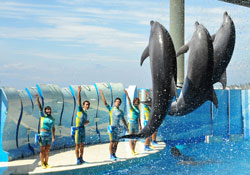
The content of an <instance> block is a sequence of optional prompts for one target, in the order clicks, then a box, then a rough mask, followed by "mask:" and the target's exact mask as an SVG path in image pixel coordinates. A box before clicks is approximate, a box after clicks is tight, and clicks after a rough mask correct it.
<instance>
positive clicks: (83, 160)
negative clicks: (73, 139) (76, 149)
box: [79, 157, 88, 163]
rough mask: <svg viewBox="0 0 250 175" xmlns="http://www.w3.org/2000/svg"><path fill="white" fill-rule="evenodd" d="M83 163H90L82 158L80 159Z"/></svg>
mask: <svg viewBox="0 0 250 175" xmlns="http://www.w3.org/2000/svg"><path fill="white" fill-rule="evenodd" d="M79 159H80V162H81V163H88V162H86V161H84V160H83V159H82V157H80V158H79Z"/></svg>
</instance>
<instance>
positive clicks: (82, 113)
mask: <svg viewBox="0 0 250 175" xmlns="http://www.w3.org/2000/svg"><path fill="white" fill-rule="evenodd" d="M86 121H87V111H86V110H85V109H83V108H82V106H80V105H79V106H78V110H77V115H76V128H77V129H76V133H75V143H76V144H79V143H84V141H85V122H86Z"/></svg>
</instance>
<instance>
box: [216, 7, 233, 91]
mask: <svg viewBox="0 0 250 175" xmlns="http://www.w3.org/2000/svg"><path fill="white" fill-rule="evenodd" d="M212 40H213V48H214V69H213V83H217V82H220V83H221V84H222V86H223V89H225V88H226V84H227V77H226V68H227V65H228V64H229V62H230V60H231V57H232V55H233V51H234V45H235V27H234V22H233V20H232V19H231V17H230V16H229V15H228V14H227V12H224V14H223V22H222V25H221V26H220V28H219V30H218V31H217V32H216V33H215V34H214V35H212Z"/></svg>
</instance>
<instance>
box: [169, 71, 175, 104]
mask: <svg viewBox="0 0 250 175" xmlns="http://www.w3.org/2000/svg"><path fill="white" fill-rule="evenodd" d="M170 94H171V97H173V96H175V99H176V101H177V91H176V86H175V79H174V76H173V77H172V80H171V89H170Z"/></svg>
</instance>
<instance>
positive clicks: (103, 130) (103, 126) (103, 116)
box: [95, 83, 113, 142]
mask: <svg viewBox="0 0 250 175" xmlns="http://www.w3.org/2000/svg"><path fill="white" fill-rule="evenodd" d="M95 87H96V91H97V93H98V95H99V97H98V98H99V105H98V108H97V116H98V118H99V121H98V130H99V132H100V135H101V138H100V141H101V142H108V141H109V135H108V132H107V127H108V125H109V120H110V117H109V111H108V109H107V108H106V107H105V105H104V104H103V102H102V100H101V96H100V94H99V90H100V89H101V90H102V91H103V94H104V96H105V99H106V101H107V103H108V104H109V105H110V106H111V104H113V101H112V95H111V89H110V86H109V84H108V83H95Z"/></svg>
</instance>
